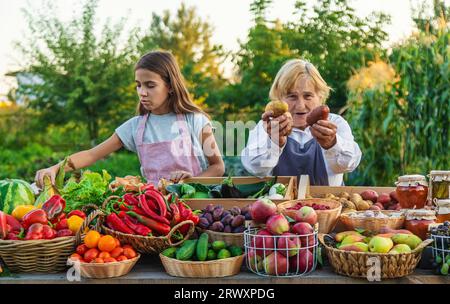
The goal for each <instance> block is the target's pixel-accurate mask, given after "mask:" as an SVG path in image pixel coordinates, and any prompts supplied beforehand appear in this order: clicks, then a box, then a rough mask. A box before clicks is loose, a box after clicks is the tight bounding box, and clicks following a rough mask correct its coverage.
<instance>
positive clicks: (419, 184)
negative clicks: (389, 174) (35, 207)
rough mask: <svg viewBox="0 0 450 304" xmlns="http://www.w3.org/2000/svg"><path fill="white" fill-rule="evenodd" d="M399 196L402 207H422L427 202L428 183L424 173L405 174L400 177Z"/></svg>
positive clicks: (397, 190) (398, 183) (398, 182)
mask: <svg viewBox="0 0 450 304" xmlns="http://www.w3.org/2000/svg"><path fill="white" fill-rule="evenodd" d="M396 185H397V189H396V192H397V196H398V202H399V204H400V207H401V208H402V209H422V208H423V207H424V206H425V203H426V202H427V197H428V183H427V180H426V178H425V176H423V175H403V176H400V177H399V178H398V181H397V183H396Z"/></svg>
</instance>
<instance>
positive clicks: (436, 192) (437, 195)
mask: <svg viewBox="0 0 450 304" xmlns="http://www.w3.org/2000/svg"><path fill="white" fill-rule="evenodd" d="M428 176H429V178H430V192H431V199H432V200H433V202H434V201H435V200H436V199H450V171H431V172H430V175H428Z"/></svg>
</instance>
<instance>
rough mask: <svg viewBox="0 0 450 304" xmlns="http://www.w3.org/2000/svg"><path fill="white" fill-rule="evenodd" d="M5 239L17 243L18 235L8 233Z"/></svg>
mask: <svg viewBox="0 0 450 304" xmlns="http://www.w3.org/2000/svg"><path fill="white" fill-rule="evenodd" d="M6 239H7V240H12V241H19V240H20V238H19V234H18V233H15V232H10V233H8V235H7V236H6Z"/></svg>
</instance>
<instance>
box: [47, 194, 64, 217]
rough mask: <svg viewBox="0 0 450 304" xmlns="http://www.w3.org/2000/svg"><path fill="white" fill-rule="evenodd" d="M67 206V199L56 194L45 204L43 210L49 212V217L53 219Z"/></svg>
mask: <svg viewBox="0 0 450 304" xmlns="http://www.w3.org/2000/svg"><path fill="white" fill-rule="evenodd" d="M64 208H66V201H65V200H64V199H63V198H62V197H61V196H59V195H57V194H55V195H53V196H52V197H50V198H49V199H48V201H46V202H45V203H44V204H43V205H42V210H44V211H45V213H47V218H48V219H49V220H53V219H55V218H57V217H58V216H59V215H60V214H61V213H63V212H64Z"/></svg>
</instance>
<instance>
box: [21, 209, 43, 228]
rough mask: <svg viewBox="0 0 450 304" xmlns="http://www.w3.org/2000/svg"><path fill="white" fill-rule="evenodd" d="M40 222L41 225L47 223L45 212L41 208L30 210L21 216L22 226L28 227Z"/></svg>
mask: <svg viewBox="0 0 450 304" xmlns="http://www.w3.org/2000/svg"><path fill="white" fill-rule="evenodd" d="M35 223H40V224H42V225H47V224H48V219H47V213H46V212H45V211H44V210H42V209H35V210H31V211H30V212H28V213H27V214H25V215H24V216H23V218H22V226H23V227H24V228H25V229H28V227H30V226H31V225H32V224H35Z"/></svg>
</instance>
